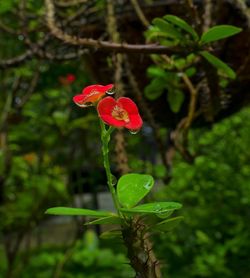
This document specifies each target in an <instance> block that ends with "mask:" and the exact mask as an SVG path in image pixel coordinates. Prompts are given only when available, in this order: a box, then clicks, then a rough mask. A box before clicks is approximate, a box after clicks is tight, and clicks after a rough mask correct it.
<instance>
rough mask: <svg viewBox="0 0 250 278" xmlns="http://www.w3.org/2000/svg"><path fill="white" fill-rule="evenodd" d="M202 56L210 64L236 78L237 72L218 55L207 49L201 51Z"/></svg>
mask: <svg viewBox="0 0 250 278" xmlns="http://www.w3.org/2000/svg"><path fill="white" fill-rule="evenodd" d="M200 54H201V56H203V57H204V58H205V59H206V60H207V61H208V62H209V63H210V64H212V65H213V66H214V67H216V68H217V69H218V70H221V71H222V72H223V73H224V74H226V75H227V76H228V77H230V78H232V79H235V77H236V73H235V72H234V70H233V69H231V68H230V67H229V66H228V65H227V64H225V63H224V62H223V61H221V60H220V59H219V58H217V57H216V56H214V55H212V54H211V53H209V52H207V51H201V52H200Z"/></svg>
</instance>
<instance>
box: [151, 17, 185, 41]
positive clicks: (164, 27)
mask: <svg viewBox="0 0 250 278" xmlns="http://www.w3.org/2000/svg"><path fill="white" fill-rule="evenodd" d="M153 24H155V25H156V26H157V27H158V28H159V29H160V30H161V31H162V32H164V33H165V34H167V35H168V36H169V37H170V38H174V39H177V40H182V39H183V36H182V34H181V33H180V32H179V31H178V30H176V29H175V28H174V27H173V26H172V25H171V24H169V23H168V22H166V21H165V20H164V19H162V18H155V19H154V20H153Z"/></svg>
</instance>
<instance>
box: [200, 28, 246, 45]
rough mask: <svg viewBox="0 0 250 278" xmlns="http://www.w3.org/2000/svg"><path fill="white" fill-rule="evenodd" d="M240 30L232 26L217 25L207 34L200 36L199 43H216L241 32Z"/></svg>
mask: <svg viewBox="0 0 250 278" xmlns="http://www.w3.org/2000/svg"><path fill="white" fill-rule="evenodd" d="M241 31H242V29H241V28H238V27H235V26H232V25H218V26H214V27H212V28H210V29H209V30H208V31H207V32H205V33H204V34H202V36H201V40H200V41H201V43H203V44H204V43H209V42H213V41H218V40H221V39H224V38H227V37H230V36H233V35H235V34H238V33H239V32H241Z"/></svg>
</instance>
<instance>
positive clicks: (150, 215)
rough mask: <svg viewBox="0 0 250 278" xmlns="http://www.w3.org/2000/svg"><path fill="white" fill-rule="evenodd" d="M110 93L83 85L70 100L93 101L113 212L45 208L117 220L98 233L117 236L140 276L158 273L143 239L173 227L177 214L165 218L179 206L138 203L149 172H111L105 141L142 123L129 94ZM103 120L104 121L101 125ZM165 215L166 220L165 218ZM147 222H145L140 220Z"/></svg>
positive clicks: (98, 219) (84, 103)
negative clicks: (111, 227)
mask: <svg viewBox="0 0 250 278" xmlns="http://www.w3.org/2000/svg"><path fill="white" fill-rule="evenodd" d="M105 93H107V94H113V93H114V90H113V86H112V85H107V86H102V85H91V86H88V87H86V88H85V89H84V90H83V92H82V94H81V95H77V96H75V97H74V102H75V103H76V104H77V105H79V106H80V107H87V106H90V105H96V103H97V102H98V101H99V102H98V104H97V111H98V114H99V117H100V127H101V141H102V154H103V163H104V168H105V170H106V176H107V184H108V188H109V190H110V193H111V195H112V199H113V203H114V206H115V209H116V213H114V212H110V211H96V210H89V209H82V208H68V207H55V208H50V209H48V210H47V211H46V213H48V214H53V215H75V216H77V215H84V216H88V217H92V218H94V219H96V220H94V221H91V222H88V223H87V224H88V225H93V224H95V225H97V224H119V226H118V227H117V229H114V230H110V231H107V232H105V233H104V234H103V235H101V237H104V238H112V237H118V238H119V237H120V238H123V241H124V243H125V245H126V247H127V249H128V258H129V260H130V263H131V266H132V267H133V268H134V270H135V272H136V275H140V276H142V277H161V274H160V270H159V268H158V266H157V260H156V258H155V257H154V256H153V255H152V249H150V248H152V247H150V246H149V245H148V244H147V243H146V242H147V238H146V237H148V234H149V233H150V232H151V231H153V232H157V231H160V232H165V231H167V232H168V231H169V230H171V229H172V228H174V227H175V226H176V225H177V224H178V223H179V222H180V221H181V220H182V218H181V217H176V218H170V219H167V218H168V217H169V216H170V215H171V214H172V213H173V212H174V211H175V210H178V209H180V208H181V204H179V203H176V202H155V203H145V204H142V205H138V203H139V202H140V201H141V200H142V199H143V198H144V197H145V196H146V195H147V194H148V193H149V192H150V190H151V189H152V187H153V185H154V179H153V177H152V176H150V175H143V174H137V173H130V174H126V175H123V176H122V177H120V178H119V180H118V182H117V187H115V185H116V178H115V177H114V176H113V174H112V173H111V169H110V163H109V142H110V137H111V134H112V132H113V131H114V130H115V127H125V128H127V129H129V130H130V131H131V133H137V132H138V130H139V129H140V128H141V126H142V123H143V122H142V119H141V117H140V114H139V112H138V109H137V106H136V104H135V103H134V102H133V101H132V100H131V99H129V98H125V97H121V98H119V99H118V100H115V99H114V98H112V97H110V96H108V97H104V98H103V99H102V100H100V99H101V98H102V97H103V96H105ZM105 124H106V125H105ZM107 125H108V126H107ZM166 219H167V220H166ZM144 222H147V225H146V224H145V223H144Z"/></svg>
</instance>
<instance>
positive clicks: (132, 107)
mask: <svg viewBox="0 0 250 278" xmlns="http://www.w3.org/2000/svg"><path fill="white" fill-rule="evenodd" d="M117 103H118V104H119V106H121V107H122V108H123V109H125V110H126V111H127V112H128V114H129V115H132V114H138V113H139V111H138V108H137V105H136V104H135V103H134V102H133V100H132V99H130V98H128V97H120V98H119V99H118V100H117Z"/></svg>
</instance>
